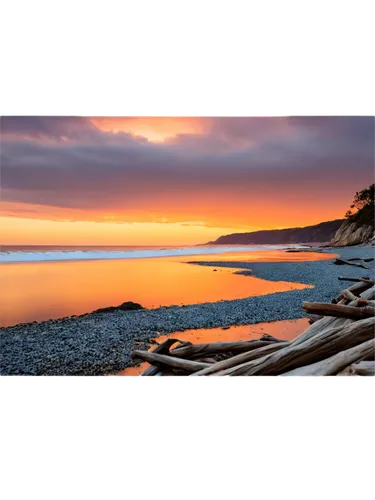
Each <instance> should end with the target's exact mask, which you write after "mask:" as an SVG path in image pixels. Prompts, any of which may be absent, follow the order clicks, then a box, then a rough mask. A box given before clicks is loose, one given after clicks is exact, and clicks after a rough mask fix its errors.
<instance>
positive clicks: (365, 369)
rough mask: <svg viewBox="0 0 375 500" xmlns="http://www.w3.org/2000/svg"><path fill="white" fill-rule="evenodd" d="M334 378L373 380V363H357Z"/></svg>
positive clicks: (374, 368)
mask: <svg viewBox="0 0 375 500" xmlns="http://www.w3.org/2000/svg"><path fill="white" fill-rule="evenodd" d="M336 377H337V378H346V377H364V378H375V361H360V362H359V363H354V364H352V365H350V366H347V367H346V368H345V369H344V370H342V371H341V372H339V373H338V374H337V375H336Z"/></svg>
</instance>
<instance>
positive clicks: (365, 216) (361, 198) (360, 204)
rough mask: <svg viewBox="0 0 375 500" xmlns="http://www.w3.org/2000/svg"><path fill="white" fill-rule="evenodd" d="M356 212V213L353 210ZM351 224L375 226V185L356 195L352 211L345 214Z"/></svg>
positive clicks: (351, 206) (351, 207)
mask: <svg viewBox="0 0 375 500" xmlns="http://www.w3.org/2000/svg"><path fill="white" fill-rule="evenodd" d="M353 209H354V210H355V211H354V212H353V211H352V210H353ZM345 217H347V218H348V219H349V220H350V221H351V222H357V223H359V224H360V225H363V224H369V225H372V226H374V184H371V186H369V187H368V188H367V189H363V190H362V191H359V192H357V193H356V194H355V197H354V200H353V203H352V205H350V210H348V211H347V212H346V214H345Z"/></svg>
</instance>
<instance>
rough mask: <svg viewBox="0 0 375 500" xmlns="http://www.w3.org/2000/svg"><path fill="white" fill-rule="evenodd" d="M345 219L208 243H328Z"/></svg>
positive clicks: (237, 236) (257, 232)
mask: <svg viewBox="0 0 375 500" xmlns="http://www.w3.org/2000/svg"><path fill="white" fill-rule="evenodd" d="M343 222H344V219H336V220H332V221H327V222H321V223H320V224H315V225H313V226H306V227H293V228H287V229H269V230H264V231H254V232H251V233H233V234H227V235H225V236H220V237H219V238H218V239H217V240H215V241H210V242H208V243H206V245H281V244H288V245H289V244H291V243H326V242H328V241H331V240H332V238H334V237H335V234H336V232H337V231H338V229H339V228H340V227H341V225H342V223H343Z"/></svg>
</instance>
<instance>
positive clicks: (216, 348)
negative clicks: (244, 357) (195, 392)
mask: <svg viewBox="0 0 375 500" xmlns="http://www.w3.org/2000/svg"><path fill="white" fill-rule="evenodd" d="M275 343H277V342H274V341H272V342H271V341H263V340H250V341H247V342H246V341H244V342H213V343H211V344H192V345H191V346H188V347H181V348H176V349H172V350H171V351H170V352H169V354H170V355H171V356H174V357H176V358H184V359H194V358H197V357H202V356H211V355H213V354H220V353H228V352H231V353H233V354H239V353H242V352H247V351H252V350H254V349H258V348H259V347H265V346H269V345H274V344H275Z"/></svg>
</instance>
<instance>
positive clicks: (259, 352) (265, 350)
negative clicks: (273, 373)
mask: <svg viewBox="0 0 375 500" xmlns="http://www.w3.org/2000/svg"><path fill="white" fill-rule="evenodd" d="M289 344H290V342H274V343H272V344H270V345H267V346H264V347H259V348H258V349H254V350H253V351H248V352H243V353H242V354H238V355H237V356H233V357H232V358H229V359H224V360H223V361H219V362H217V363H216V364H215V365H212V366H210V367H209V368H205V369H204V370H201V371H199V372H195V373H193V374H192V375H191V376H196V375H197V376H202V375H212V374H214V373H216V372H218V371H221V370H225V369H227V368H231V367H233V366H237V365H239V364H242V363H245V362H246V361H251V360H253V359H257V358H261V357H264V356H265V355H266V354H270V353H272V352H275V351H278V350H280V349H283V348H284V347H285V346H287V345H289Z"/></svg>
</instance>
